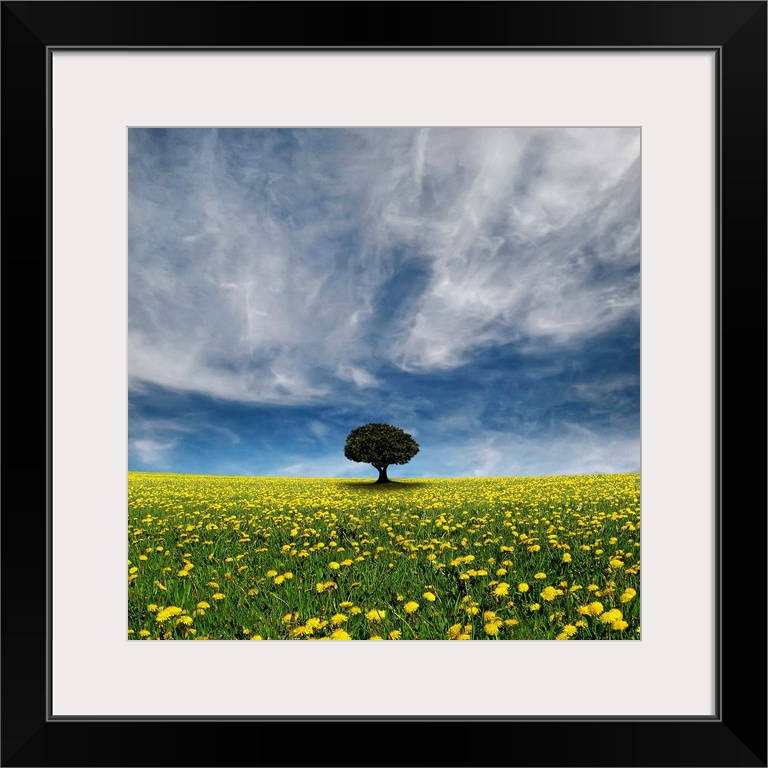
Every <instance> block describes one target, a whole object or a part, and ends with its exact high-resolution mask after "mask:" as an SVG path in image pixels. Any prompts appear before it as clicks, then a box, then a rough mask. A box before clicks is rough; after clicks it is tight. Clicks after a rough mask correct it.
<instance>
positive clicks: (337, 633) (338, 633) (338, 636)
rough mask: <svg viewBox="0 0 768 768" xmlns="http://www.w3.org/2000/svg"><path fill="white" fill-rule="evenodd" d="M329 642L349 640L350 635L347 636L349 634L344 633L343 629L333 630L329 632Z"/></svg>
mask: <svg viewBox="0 0 768 768" xmlns="http://www.w3.org/2000/svg"><path fill="white" fill-rule="evenodd" d="M330 637H331V640H351V639H352V635H350V634H349V632H345V631H344V630H343V629H334V630H333V632H331V635H330Z"/></svg>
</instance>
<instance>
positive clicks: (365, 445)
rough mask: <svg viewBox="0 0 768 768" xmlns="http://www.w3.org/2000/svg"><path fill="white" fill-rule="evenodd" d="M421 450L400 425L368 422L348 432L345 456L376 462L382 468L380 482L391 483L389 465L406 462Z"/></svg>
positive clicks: (366, 462)
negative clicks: (388, 473) (388, 472)
mask: <svg viewBox="0 0 768 768" xmlns="http://www.w3.org/2000/svg"><path fill="white" fill-rule="evenodd" d="M418 452H419V444H418V443H417V442H416V441H415V440H414V439H413V438H412V437H411V436H410V435H409V434H408V433H407V432H403V430H402V429H399V428H398V427H392V426H390V425H389V424H366V425H365V426H362V427H357V429H353V430H352V431H351V432H350V433H349V437H348V438H347V442H346V444H345V445H344V455H345V456H346V457H347V458H348V459H349V460H350V461H358V462H362V463H364V464H373V466H374V467H376V469H378V470H379V479H378V480H377V481H376V482H377V483H388V482H390V480H389V478H388V477H387V467H388V466H389V465H390V464H407V463H408V462H409V461H410V460H411V459H412V458H413V457H414V456H415V455H416V454H417V453H418Z"/></svg>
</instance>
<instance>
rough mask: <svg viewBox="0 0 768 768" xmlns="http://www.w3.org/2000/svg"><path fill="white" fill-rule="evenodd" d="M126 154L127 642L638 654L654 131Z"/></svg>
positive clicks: (324, 133) (457, 132)
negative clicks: (607, 644)
mask: <svg viewBox="0 0 768 768" xmlns="http://www.w3.org/2000/svg"><path fill="white" fill-rule="evenodd" d="M127 136H128V344H127V348H128V363H127V365H128V423H129V430H128V470H129V471H128V563H127V589H128V630H127V631H128V637H129V638H130V639H132V640H182V639H186V640H639V639H640V604H641V589H640V582H641V578H640V307H641V302H640V276H641V237H640V235H641V216H640V204H641V176H642V174H641V151H640V144H641V130H640V128H639V127H635V126H629V127H623V126H622V127H574V128H570V127H562V126H558V127H499V128H493V127H477V128H472V127H439V126H438V127H418V128H412V127H397V128H390V127H384V128H368V127H366V128H325V127H323V128H306V127H300V128H290V127H285V128H247V127H238V128H227V127H220V128H217V127H211V128H201V127H192V128H182V127H168V128H162V127H148V128H142V127H131V128H129V130H128V134H127Z"/></svg>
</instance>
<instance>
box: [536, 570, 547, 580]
mask: <svg viewBox="0 0 768 768" xmlns="http://www.w3.org/2000/svg"><path fill="white" fill-rule="evenodd" d="M533 578H534V579H546V578H547V574H546V573H544V572H543V571H539V573H534V574H533Z"/></svg>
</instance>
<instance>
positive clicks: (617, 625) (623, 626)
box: [611, 619, 629, 630]
mask: <svg viewBox="0 0 768 768" xmlns="http://www.w3.org/2000/svg"><path fill="white" fill-rule="evenodd" d="M628 626H629V624H627V622H626V621H624V620H623V619H619V620H618V621H614V622H613V624H611V629H618V630H622V629H626V628H627V627H628Z"/></svg>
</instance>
